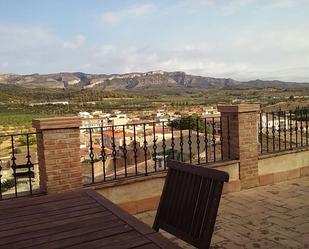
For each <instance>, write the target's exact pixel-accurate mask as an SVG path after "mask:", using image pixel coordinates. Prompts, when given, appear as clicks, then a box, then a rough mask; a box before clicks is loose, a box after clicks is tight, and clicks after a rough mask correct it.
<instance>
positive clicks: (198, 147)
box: [196, 118, 201, 164]
mask: <svg viewBox="0 0 309 249" xmlns="http://www.w3.org/2000/svg"><path fill="white" fill-rule="evenodd" d="M199 129H200V127H199V119H198V118H197V119H196V149H197V163H198V164H200V163H201V160H200V131H199Z"/></svg>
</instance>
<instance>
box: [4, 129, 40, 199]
mask: <svg viewBox="0 0 309 249" xmlns="http://www.w3.org/2000/svg"><path fill="white" fill-rule="evenodd" d="M37 135H38V133H22V134H10V135H0V181H1V184H0V200H3V199H8V198H14V197H19V196H26V195H33V194H34V192H36V190H37V189H38V188H39V180H38V179H39V174H38V163H37V143H36V136H37Z"/></svg>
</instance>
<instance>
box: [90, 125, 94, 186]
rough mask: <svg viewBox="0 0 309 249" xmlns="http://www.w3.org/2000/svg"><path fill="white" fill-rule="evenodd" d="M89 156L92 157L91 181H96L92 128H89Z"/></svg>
mask: <svg viewBox="0 0 309 249" xmlns="http://www.w3.org/2000/svg"><path fill="white" fill-rule="evenodd" d="M89 142H90V147H89V150H90V151H89V157H90V165H91V181H92V183H94V160H93V159H94V154H93V146H92V129H91V128H89Z"/></svg>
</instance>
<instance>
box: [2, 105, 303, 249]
mask: <svg viewBox="0 0 309 249" xmlns="http://www.w3.org/2000/svg"><path fill="white" fill-rule="evenodd" d="M218 110H219V111H220V112H221V116H220V117H216V118H215V117H212V118H197V119H196V120H192V119H186V120H180V121H175V122H150V123H142V124H140V123H138V124H129V125H118V126H117V125H116V126H99V127H91V128H85V127H84V128H80V124H81V121H80V119H79V118H77V117H71V118H68V117H66V118H52V119H39V120H34V121H33V127H34V128H35V129H36V132H35V133H32V134H10V135H5V136H1V139H2V141H3V142H2V144H1V145H0V146H1V147H0V149H1V155H0V159H1V160H2V164H1V168H0V171H1V174H0V175H1V178H2V179H1V180H2V182H3V184H1V189H0V193H1V199H2V200H5V199H10V198H16V197H23V196H27V195H37V194H42V193H44V194H53V193H60V192H66V191H68V190H75V189H81V188H83V189H92V190H95V191H96V192H98V193H100V194H101V195H103V196H104V197H106V198H107V199H109V200H110V201H112V202H113V203H115V204H117V205H118V206H120V207H121V208H122V209H124V210H126V211H127V212H129V213H131V214H138V215H137V217H139V218H140V219H141V220H143V221H145V222H146V223H149V224H150V223H151V219H152V215H153V213H154V210H156V208H157V204H158V201H159V198H160V194H161V191H162V187H163V183H164V179H165V175H166V160H167V159H168V158H172V159H175V160H180V161H184V162H188V163H191V164H196V165H200V166H201V167H211V168H216V169H219V170H223V171H226V172H228V173H229V175H230V182H228V183H227V184H225V187H224V193H225V195H224V196H223V199H222V202H221V205H220V214H219V217H218V221H217V230H216V232H215V235H214V237H213V245H214V246H215V247H217V248H233V246H234V247H235V248H239V246H241V247H247V248H259V247H260V248H265V247H267V248H282V245H283V244H284V243H285V242H286V240H288V241H291V247H292V248H298V247H299V248H301V247H302V246H303V245H305V243H307V242H306V241H307V240H306V238H307V237H306V236H308V233H307V231H308V224H309V219H308V214H307V213H305V212H304V210H306V208H308V202H307V201H306V200H307V199H308V191H306V189H307V188H308V185H307V183H306V180H308V178H306V176H308V175H309V151H308V142H309V137H308V121H309V119H308V114H307V113H308V110H297V111H295V112H288V113H285V112H278V113H261V112H260V108H259V106H258V105H244V104H242V105H237V106H218ZM34 138H36V139H34ZM300 177H303V178H300ZM4 179H6V180H5V181H4ZM291 179H295V180H293V181H292V182H287V183H279V182H284V181H287V180H291ZM273 184H275V185H273ZM270 185H271V186H270ZM261 186H262V187H261ZM263 186H265V187H263ZM240 190H241V191H240ZM292 190H293V191H294V190H295V191H294V192H293V191H292ZM239 191H240V192H239ZM287 198H292V200H293V202H290V201H287ZM25 200H26V199H25ZM244 207H245V208H244ZM294 208H295V210H293V209H294ZM278 218H279V219H280V220H285V221H286V222H289V221H290V220H293V222H292V223H291V224H293V228H291V227H286V226H285V225H286V223H284V222H281V223H280V222H279V221H278V220H279V219H278ZM260 221H261V222H260ZM265 224H266V225H265ZM264 225H265V226H264ZM253 226H257V227H261V228H263V230H264V228H265V229H266V228H267V229H266V230H267V232H265V233H267V234H263V233H262V231H263V230H261V231H260V232H259V231H257V230H256V229H254V228H253ZM233 227H235V229H234V228H233ZM243 227H246V228H245V229H248V230H250V229H251V231H249V232H250V236H249V235H248V234H247V233H244V228H243ZM231 228H233V232H232V231H230V230H231ZM268 228H269V230H268ZM274 228H278V230H277V229H276V231H274ZM279 228H280V230H279ZM237 229H238V230H237ZM306 229H307V230H306ZM272 231H273V232H272ZM261 233H262V234H261ZM292 234H293V235H295V236H293V240H292V239H291V236H292ZM279 235H280V236H279ZM296 235H297V236H296ZM248 236H249V239H248V238H247V237H248ZM270 236H272V237H271V238H270ZM276 236H277V237H278V236H279V237H278V238H279V239H276V238H277V237H276ZM275 237H276V238H275ZM241 239H243V240H241ZM236 240H240V242H241V243H240V242H238V243H237V241H236ZM265 241H268V242H265ZM284 241H285V242H284ZM267 243H268V244H267ZM292 243H294V245H295V247H294V246H293V244H292ZM286 245H287V244H286ZM182 246H183V245H182ZM288 248H289V247H288Z"/></svg>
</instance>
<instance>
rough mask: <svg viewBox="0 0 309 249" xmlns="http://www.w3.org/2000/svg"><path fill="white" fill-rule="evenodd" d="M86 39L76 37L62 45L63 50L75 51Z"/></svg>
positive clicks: (79, 36)
mask: <svg viewBox="0 0 309 249" xmlns="http://www.w3.org/2000/svg"><path fill="white" fill-rule="evenodd" d="M85 41H86V38H85V36H83V35H77V36H75V37H74V39H73V40H71V41H66V42H64V43H63V47H64V48H69V49H77V48H80V47H81V46H83V45H84V44H85Z"/></svg>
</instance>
